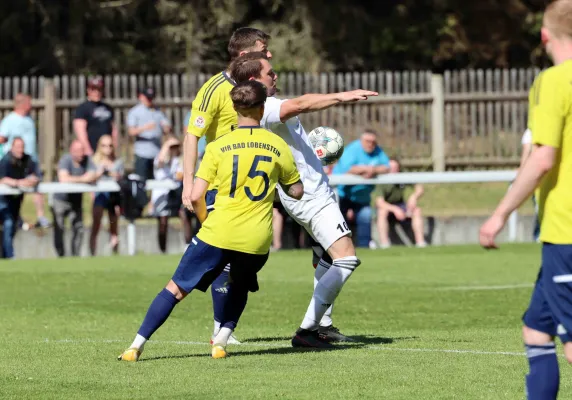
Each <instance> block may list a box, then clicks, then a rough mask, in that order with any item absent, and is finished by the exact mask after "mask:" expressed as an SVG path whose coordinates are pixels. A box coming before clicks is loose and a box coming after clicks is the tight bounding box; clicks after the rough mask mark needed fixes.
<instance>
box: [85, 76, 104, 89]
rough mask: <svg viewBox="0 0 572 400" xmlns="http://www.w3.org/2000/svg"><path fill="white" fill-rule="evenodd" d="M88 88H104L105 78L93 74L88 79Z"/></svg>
mask: <svg viewBox="0 0 572 400" xmlns="http://www.w3.org/2000/svg"><path fill="white" fill-rule="evenodd" d="M87 87H88V89H103V78H102V77H101V76H92V77H90V78H89V79H88V80H87Z"/></svg>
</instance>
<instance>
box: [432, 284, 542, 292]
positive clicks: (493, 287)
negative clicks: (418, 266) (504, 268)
mask: <svg viewBox="0 0 572 400" xmlns="http://www.w3.org/2000/svg"><path fill="white" fill-rule="evenodd" d="M533 286H534V285H533V284H532V283H517V284H514V285H491V286H449V287H440V288H437V289H435V290H461V291H469V290H507V289H524V288H531V287H533Z"/></svg>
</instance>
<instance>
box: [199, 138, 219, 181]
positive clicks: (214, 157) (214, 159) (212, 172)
mask: <svg viewBox="0 0 572 400" xmlns="http://www.w3.org/2000/svg"><path fill="white" fill-rule="evenodd" d="M217 150H218V148H217V147H216V146H214V145H213V144H212V143H211V144H208V145H207V147H206V150H205V155H204V157H203V160H202V161H201V164H200V165H199V171H198V172H197V174H196V176H197V178H201V179H203V180H205V181H207V182H208V183H213V182H214V180H215V178H216V175H217V171H218V164H219V159H220V152H219V151H217Z"/></svg>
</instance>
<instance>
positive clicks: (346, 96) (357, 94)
mask: <svg viewBox="0 0 572 400" xmlns="http://www.w3.org/2000/svg"><path fill="white" fill-rule="evenodd" d="M378 95H379V93H377V92H372V91H371V90H363V89H358V90H351V91H349V92H341V93H340V97H339V99H340V101H341V102H342V103H351V102H354V101H359V100H367V98H368V97H369V96H378Z"/></svg>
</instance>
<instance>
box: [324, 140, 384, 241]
mask: <svg viewBox="0 0 572 400" xmlns="http://www.w3.org/2000/svg"><path fill="white" fill-rule="evenodd" d="M387 172H389V158H388V157H387V155H386V154H385V153H384V152H383V150H382V149H381V147H379V146H378V144H377V133H376V132H375V131H374V130H372V129H366V130H365V131H364V133H362V135H361V138H360V139H359V140H356V141H354V142H352V143H350V144H349V145H347V146H346V148H345V150H344V154H343V155H342V157H341V158H340V159H339V161H338V163H337V164H336V165H335V166H334V170H333V173H334V174H353V175H358V176H360V177H362V178H366V179H371V178H375V177H376V176H377V175H380V174H386V173H387ZM373 190H374V186H373V185H340V186H339V187H338V193H339V196H340V208H341V210H342V213H344V215H345V216H346V218H347V219H348V220H350V221H352V220H353V221H354V222H355V224H356V228H357V229H356V230H357V246H358V247H369V243H370V240H371V217H372V213H371V193H372V192H373Z"/></svg>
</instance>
